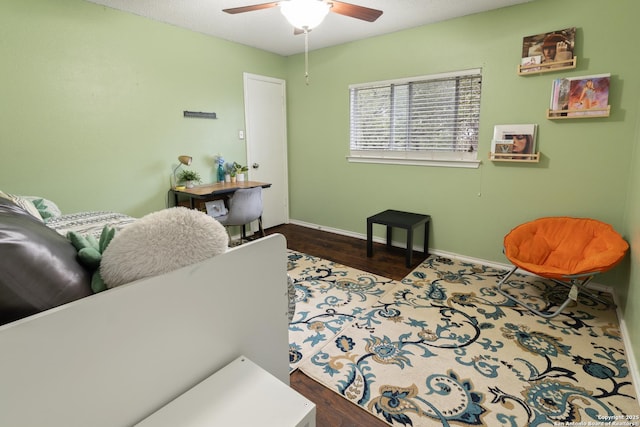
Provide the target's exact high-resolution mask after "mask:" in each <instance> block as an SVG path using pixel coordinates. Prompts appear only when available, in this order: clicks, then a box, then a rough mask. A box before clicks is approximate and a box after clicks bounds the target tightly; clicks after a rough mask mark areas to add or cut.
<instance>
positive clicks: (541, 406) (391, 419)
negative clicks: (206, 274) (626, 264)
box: [290, 255, 640, 426]
mask: <svg viewBox="0 0 640 427" xmlns="http://www.w3.org/2000/svg"><path fill="white" fill-rule="evenodd" d="M298 256H299V257H300V258H298V259H297V260H296V262H297V264H298V265H297V268H299V269H301V270H298V271H299V272H301V273H302V274H301V275H298V274H297V273H296V272H295V271H294V276H295V277H307V279H305V280H304V281H302V282H298V283H300V284H302V283H305V285H301V288H300V289H298V290H299V291H300V292H301V293H304V292H306V289H307V288H306V284H309V283H313V284H316V283H318V282H322V281H324V280H329V279H328V278H330V277H332V276H333V277H338V276H339V274H338V270H340V271H341V270H343V269H344V267H340V268H336V269H333V270H332V269H331V268H329V267H330V263H329V264H327V262H326V261H324V262H323V261H322V260H318V259H317V258H310V259H306V258H305V256H304V255H298ZM295 257H296V256H295V255H294V258H295ZM306 261H309V263H307V262H306ZM314 264H315V265H324V266H326V267H327V269H326V271H325V270H324V269H323V268H320V269H319V270H318V271H316V269H315V268H314V267H313V265H314ZM305 265H306V267H305ZM504 273H505V272H504V271H501V270H495V269H493V268H491V267H486V266H481V265H473V264H469V263H464V262H460V261H453V260H450V259H447V258H438V257H431V258H429V259H427V260H425V261H424V262H423V263H422V264H421V265H420V266H419V267H418V268H416V269H415V270H414V271H413V272H412V273H411V274H410V275H409V276H407V277H406V278H405V279H403V280H402V282H401V283H398V282H391V283H379V284H378V283H376V282H377V281H379V280H380V279H379V278H375V276H372V275H370V281H369V282H363V283H369V286H370V289H372V292H371V293H368V292H367V291H364V290H360V291H359V292H356V293H354V294H352V295H351V296H357V297H358V298H357V299H356V298H352V300H351V301H350V305H349V309H348V312H347V311H345V310H340V309H338V310H337V312H339V313H342V316H343V317H340V316H338V315H336V316H335V317H333V316H329V318H331V320H334V321H335V322H333V323H332V322H329V324H327V322H326V320H327V319H326V318H323V317H322V316H321V315H320V314H319V312H317V311H313V310H309V311H305V312H301V313H297V314H296V319H297V323H296V322H295V319H294V323H292V325H291V328H292V330H291V331H292V334H293V335H292V336H294V337H295V338H294V340H293V343H292V345H293V351H294V353H293V354H295V350H296V348H297V347H296V346H297V345H299V343H311V345H310V346H301V347H303V351H302V352H301V353H302V354H303V358H302V359H303V360H302V361H301V362H299V363H298V364H297V365H294V366H297V367H298V368H299V369H300V370H301V371H302V372H304V373H305V374H306V375H308V376H310V377H311V378H313V379H315V380H316V381H318V382H320V383H321V384H323V385H325V386H326V387H328V388H330V389H332V390H334V391H335V392H336V393H338V394H340V395H341V396H343V397H344V398H345V399H348V400H350V401H351V402H353V403H355V404H356V405H358V406H361V407H362V408H364V409H366V410H367V411H369V412H371V413H372V414H374V415H375V416H377V417H379V418H381V419H383V420H385V421H386V422H387V423H388V424H390V425H394V426H398V425H404V426H478V425H482V426H568V425H639V423H640V407H639V405H638V401H637V397H636V394H635V390H634V387H633V385H632V383H631V375H630V372H629V363H628V361H627V359H626V357H625V350H624V345H623V342H622V339H621V334H620V329H619V322H618V319H617V317H616V312H615V309H613V308H611V307H608V306H607V305H606V304H603V303H601V302H596V301H593V300H591V299H590V298H588V297H584V296H581V297H580V298H579V302H578V304H573V305H570V306H569V307H568V308H567V309H565V311H564V312H563V313H562V314H560V315H558V316H557V317H555V318H553V319H543V318H541V317H539V316H536V315H533V314H532V313H530V312H529V311H528V310H526V309H525V308H522V307H520V306H518V305H516V304H514V303H512V302H511V301H510V300H508V299H506V298H505V297H504V296H502V295H501V294H499V293H498V292H497V291H496V288H495V286H496V284H497V283H498V281H499V278H500V277H501V275H502V274H504ZM290 274H291V273H290ZM345 274H346V276H345V277H348V274H347V273H345ZM314 275H315V276H317V277H314V278H311V276H314ZM374 283H376V284H377V286H374ZM510 283H511V292H512V293H514V294H520V295H522V296H526V297H527V299H528V301H530V302H533V303H535V304H537V305H538V308H542V309H545V308H546V305H547V304H548V302H549V301H555V300H556V299H558V298H557V296H556V293H557V289H556V286H554V285H553V282H547V281H545V280H542V279H540V278H534V277H530V276H525V275H515V276H513V279H512V282H510ZM389 285H391V286H392V288H391V289H387V288H388V287H389ZM323 286H324V287H322V289H323V291H317V292H314V291H312V290H311V289H310V290H309V292H310V294H309V295H307V296H306V297H307V304H308V306H315V307H317V308H318V309H320V308H322V307H324V306H326V307H327V309H329V307H332V308H331V309H333V308H334V307H335V303H339V302H340V301H342V299H343V298H344V296H343V295H342V294H335V293H333V289H334V288H336V287H338V286H336V285H335V282H332V281H331V280H329V282H328V283H324V285H323ZM351 286H353V285H351ZM363 288H364V286H363ZM373 289H376V290H373ZM383 291H385V292H383ZM365 296H366V298H365ZM600 296H601V297H604V298H607V297H610V296H608V295H606V294H601V295H600ZM326 313H329V312H326ZM319 316H320V317H319ZM339 318H340V319H341V320H338V319H339ZM311 319H314V320H317V321H322V324H320V323H318V324H317V327H315V328H311V327H308V326H309V325H310V323H309V321H311ZM302 325H304V326H305V328H302V327H301V326H302ZM298 327H300V329H301V330H296V328H298ZM302 329H306V331H302ZM320 330H323V331H325V332H327V333H324V334H322V337H320V336H319V334H320ZM298 333H299V334H298ZM303 333H304V334H306V337H304V338H303V337H302V335H303ZM310 352H313V354H311V355H310ZM612 421H613V423H610V422H612ZM607 423H609V424H607ZM616 423H618V424H616ZM620 423H621V424H620Z"/></svg>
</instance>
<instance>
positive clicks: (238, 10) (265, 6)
mask: <svg viewBox="0 0 640 427" xmlns="http://www.w3.org/2000/svg"><path fill="white" fill-rule="evenodd" d="M278 3H279V2H277V1H274V2H271V3H261V4H254V5H251V6H241V7H232V8H230V9H222V11H223V12H227V13H231V14H235V13H244V12H251V11H254V10H262V9H269V8H272V7H276V6H277V5H278Z"/></svg>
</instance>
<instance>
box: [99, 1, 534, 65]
mask: <svg viewBox="0 0 640 427" xmlns="http://www.w3.org/2000/svg"><path fill="white" fill-rule="evenodd" d="M88 1H90V2H92V3H97V4H101V5H105V6H107V7H110V8H114V9H118V10H122V11H126V12H131V13H134V14H136V15H140V16H145V17H147V18H150V19H153V20H156V21H160V22H165V23H168V24H173V25H175V26H178V27H182V28H186V29H189V30H192V31H197V32H200V33H204V34H208V35H211V36H215V37H219V38H222V39H225V40H230V41H233V42H237V43H241V44H244V45H248V46H253V47H256V48H259V49H263V50H266V51H269V52H273V53H277V54H280V55H284V56H288V55H292V54H296V53H300V52H303V51H304V38H303V37H304V36H302V35H294V34H293V28H292V27H291V26H290V25H289V24H288V23H287V21H286V20H285V18H284V16H282V14H281V13H280V9H279V8H278V7H274V8H270V9H263V10H258V11H253V12H247V13H241V14H235V15H230V14H228V13H224V12H222V9H227V8H232V7H238V6H247V5H252V4H256V3H267V0H257V1H256V0H88ZM528 1H533V0H350V1H349V2H350V3H353V4H357V5H360V6H366V7H370V8H373V9H380V10H382V11H383V12H384V13H383V14H382V16H380V18H378V19H377V20H376V21H375V22H366V21H361V20H359V19H354V18H350V17H347V16H342V15H338V14H337V13H329V15H328V16H327V17H326V18H325V20H324V22H323V23H322V24H320V26H318V27H317V28H315V29H314V30H313V31H311V32H310V33H309V49H310V50H314V49H319V48H323V47H328V46H334V45H338V44H342V43H347V42H350V41H353V40H359V39H364V38H367V37H372V36H376V35H381V34H387V33H392V32H395V31H399V30H403V29H407V28H412V27H418V26H421V25H426V24H431V23H434V22H439V21H444V20H447V19H451V18H455V17H459V16H465V15H471V14H474V13H478V12H484V11H487V10H492V9H499V8H502V7H506V6H511V5H515V4H519V3H526V2H528Z"/></svg>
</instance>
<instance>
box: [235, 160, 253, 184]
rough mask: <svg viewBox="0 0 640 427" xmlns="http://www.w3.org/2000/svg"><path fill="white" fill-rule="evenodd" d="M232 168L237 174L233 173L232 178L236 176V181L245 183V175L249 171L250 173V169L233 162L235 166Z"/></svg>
mask: <svg viewBox="0 0 640 427" xmlns="http://www.w3.org/2000/svg"><path fill="white" fill-rule="evenodd" d="M232 168H233V171H234V172H235V173H232V175H231V176H233V175H235V176H236V179H237V180H238V181H244V174H245V173H246V172H247V171H249V168H248V167H246V166H242V165H241V164H240V163H238V162H233V166H232Z"/></svg>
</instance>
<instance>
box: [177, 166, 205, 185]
mask: <svg viewBox="0 0 640 427" xmlns="http://www.w3.org/2000/svg"><path fill="white" fill-rule="evenodd" d="M178 179H179V180H180V182H184V183H186V185H187V188H193V185H194V184H193V183H194V182H197V183H200V182H202V179H201V178H200V174H199V173H198V172H196V171H192V170H189V169H185V170H183V171H182V172H180V175H179V176H178Z"/></svg>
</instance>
